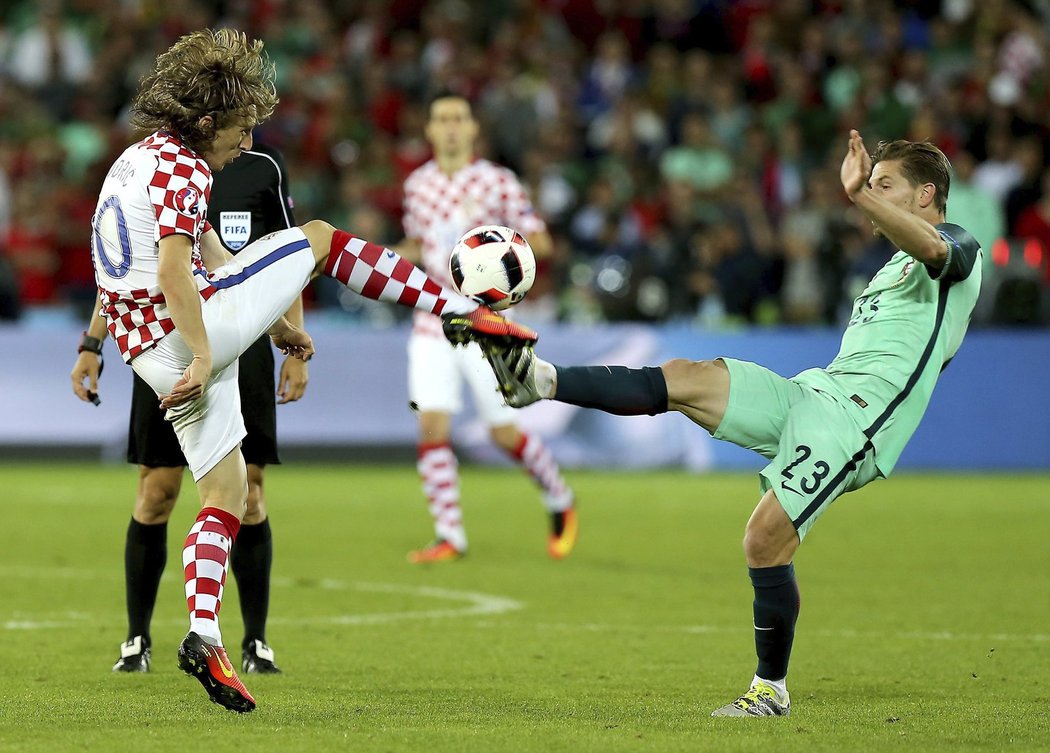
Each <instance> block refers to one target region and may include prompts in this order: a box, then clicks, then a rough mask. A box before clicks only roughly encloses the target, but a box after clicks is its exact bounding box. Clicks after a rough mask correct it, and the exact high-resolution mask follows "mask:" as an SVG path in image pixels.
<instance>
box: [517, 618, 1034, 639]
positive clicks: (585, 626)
mask: <svg viewBox="0 0 1050 753" xmlns="http://www.w3.org/2000/svg"><path fill="white" fill-rule="evenodd" d="M536 628H537V629H539V630H552V631H554V630H564V631H567V632H583V631H586V632H596V633H613V632H622V633H686V634H690V635H704V634H708V633H739V632H740V631H741V630H745V629H747V628H745V627H744V626H743V625H739V626H735V627H728V626H726V625H637V624H635V625H628V624H615V623H604V622H583V623H579V622H543V623H540V624H538V625H536ZM803 633H804V634H805V635H815V636H819V637H821V638H846V639H851V640H852V639H863V640H869V639H871V638H894V639H896V640H906V641H976V642H982V641H1000V642H1007V641H1021V642H1027V641H1036V642H1039V643H1050V634H1048V633H1034V634H1023V633H956V632H953V631H951V630H930V631H924V630H907V631H898V632H895V633H887V632H884V631H875V630H869V631H865V630H853V629H850V628H839V629H835V630H829V629H824V628H818V629H816V630H804V631H803Z"/></svg>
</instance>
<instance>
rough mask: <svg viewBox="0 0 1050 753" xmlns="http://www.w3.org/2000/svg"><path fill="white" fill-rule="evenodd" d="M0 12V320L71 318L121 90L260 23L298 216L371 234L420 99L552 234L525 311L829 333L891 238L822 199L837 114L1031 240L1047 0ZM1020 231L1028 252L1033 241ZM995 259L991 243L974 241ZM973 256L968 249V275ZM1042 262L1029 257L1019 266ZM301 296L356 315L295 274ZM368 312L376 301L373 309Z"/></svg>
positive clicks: (136, 1)
mask: <svg viewBox="0 0 1050 753" xmlns="http://www.w3.org/2000/svg"><path fill="white" fill-rule="evenodd" d="M3 8H4V10H2V11H0V13H2V15H0V318H13V317H16V316H18V313H19V311H20V310H22V311H25V310H27V309H29V308H31V307H66V308H72V309H74V310H77V311H86V308H87V306H89V305H90V301H91V299H92V296H93V293H94V283H93V277H92V269H91V260H90V252H89V228H90V219H91V215H92V212H93V210H94V205H95V202H96V199H97V192H98V187H99V185H100V184H101V179H102V176H103V175H104V173H105V171H106V170H107V169H108V168H109V166H110V164H111V162H112V160H113V159H114V158H115V156H116V155H117V154H118V153H119V152H120V151H121V150H122V149H123V148H124V146H126V144H127V143H128V141H129V140H130V138H131V136H130V134H129V131H128V129H127V126H126V119H127V105H128V101H129V99H130V96H131V94H132V93H133V91H134V90H135V87H136V85H137V82H138V79H139V77H140V76H141V75H142V74H143V73H144V72H145V71H146V70H147V69H148V67H149V66H150V64H151V63H152V61H153V59H154V57H155V55H156V54H157V53H158V52H159V51H161V50H163V49H165V48H166V47H167V46H169V45H170V44H171V43H172V42H173V41H174V40H175V39H176V38H178V37H179V36H180V35H181V34H183V33H185V32H188V31H191V30H193V29H197V28H201V27H205V26H227V25H228V26H234V27H237V28H240V29H243V30H245V31H247V32H248V33H249V34H250V35H252V36H256V37H260V38H262V39H263V40H265V42H266V45H267V49H268V50H269V53H270V55H271V56H272V58H273V59H274V60H275V62H276V64H277V70H278V79H279V81H278V86H279V93H280V96H281V104H280V105H279V106H278V110H277V113H276V116H275V117H274V118H273V119H272V120H271V121H270V122H268V123H266V124H265V125H264V126H262V127H260V128H259V129H257V131H256V137H257V138H258V139H261V140H264V141H266V142H268V143H270V144H272V145H274V146H277V147H279V148H280V149H282V150H283V151H284V153H285V156H286V159H287V163H288V165H289V170H290V172H291V177H292V195H293V197H294V199H295V201H296V214H297V217H298V219H299V220H300V221H304V220H307V219H311V218H314V217H320V218H324V219H326V220H328V221H330V222H332V223H333V224H336V225H339V226H343V227H347V228H349V229H352V230H353V231H354V232H356V233H358V234H360V235H363V236H365V237H367V238H370V239H374V240H377V241H382V242H386V243H394V242H397V241H398V240H399V239H400V238H401V237H402V231H401V226H400V214H401V184H402V181H403V179H404V178H405V176H406V175H407V174H408V173H409V172H410V171H411V170H412V169H414V168H415V167H417V166H418V165H420V164H422V162H423V161H425V160H426V159H427V158H428V156H429V152H428V146H427V144H426V142H425V140H424V139H423V133H422V131H423V124H424V121H425V118H426V102H427V98H428V96H430V95H431V94H433V93H434V92H436V91H439V90H444V89H453V90H456V91H459V92H462V93H464V94H466V95H468V96H469V97H470V99H471V100H472V101H473V103H474V107H475V114H476V115H477V116H478V118H479V120H480V121H481V122H482V131H483V139H482V143H480V144H479V153H480V154H482V155H484V156H487V157H490V158H492V159H495V160H497V161H499V162H502V163H504V164H506V165H508V166H509V167H511V168H513V169H514V170H515V171H517V172H518V173H519V175H521V176H522V178H523V181H524V182H525V184H526V186H527V187H528V189H529V191H530V192H531V196H532V199H533V201H534V203H535V205H536V207H537V209H538V210H539V212H540V213H541V214H542V215H543V216H544V217H545V218H546V220H547V222H548V223H549V225H550V227H551V230H552V233H553V236H554V238H555V241H556V254H555V257H554V258H553V259H551V260H549V261H548V262H547V263H544V264H543V265H542V268H541V274H540V276H539V279H538V281H537V286H536V288H535V292H534V294H533V295H532V296H530V301H529V303H530V305H531V306H532V309H533V314H534V315H535V316H547V317H550V318H559V319H564V320H570V321H580V322H591V321H601V320H645V321H664V320H670V319H680V320H690V321H699V322H702V323H704V324H707V325H710V326H727V325H733V324H737V323H757V324H774V323H786V324H802V325H808V324H831V323H837V322H840V321H841V320H842V318H843V312H844V309H845V308H846V307H848V305H849V302H850V300H851V299H852V297H853V296H854V295H856V294H857V292H858V287H859V286H861V285H863V284H864V283H865V282H866V281H867V279H868V278H869V277H870V275H871V274H872V273H873V271H874V270H876V269H877V268H878V267H879V266H881V265H882V263H883V262H884V261H885V260H886V259H887V258H888V257H889V255H890V254H891V253H892V252H893V249H892V248H889V247H887V244H886V243H885V242H884V241H877V240H875V239H874V238H873V237H872V235H871V232H870V226H869V227H866V223H865V222H863V221H862V219H861V218H860V217H858V215H857V213H856V212H855V211H854V210H853V209H852V208H851V206H850V204H849V202H848V201H847V200H846V199H845V197H844V195H843V192H842V189H841V185H840V183H839V179H838V166H839V163H840V161H841V158H842V155H843V153H844V151H845V147H846V137H847V134H848V130H849V129H850V128H854V127H855V128H857V129H858V130H860V131H861V133H862V134H863V135H864V138H865V140H866V142H867V144H868V146H869V148H871V147H873V146H874V145H875V143H876V142H877V141H879V140H882V139H897V138H907V139H918V140H921V139H930V140H932V141H934V142H935V143H936V144H937V145H938V146H940V147H941V149H943V150H944V152H945V153H946V154H947V155H948V157H949V158H950V159H951V161H952V163H953V166H954V170H955V175H954V177H953V182H952V188H951V193H950V196H949V201H948V218H949V221H958V222H960V223H961V224H963V225H965V226H966V227H967V228H968V229H969V230H970V231H971V232H972V233H973V234H974V235H975V236H976V237H977V239H978V240H979V241H980V242H981V244H982V246H983V247H984V248H985V249H986V251H987V250H988V249H992V248H993V246H995V243H996V241H997V239H1000V238H1003V237H1020V238H1029V239H1036V240H1038V241H1040V242H1041V243H1042V246H1040V247H1039V248H1050V170H1047V169H1046V167H1045V164H1046V159H1045V155H1046V151H1047V147H1048V146H1050V144H1048V140H1047V137H1048V128H1047V124H1048V123H1050V118H1048V115H1050V88H1048V84H1050V78H1048V75H1050V73H1048V72H1050V66H1047V58H1048V54H1050V48H1048V39H1050V35H1048V28H1050V27H1048V22H1050V2H1048V1H1047V0H1026V1H1022V0H940V1H939V2H938V1H937V0H897V1H896V2H894V1H893V0H826V1H822V0H735V1H734V0H327V1H324V0H226V1H222V0H164V2H160V0H64V1H61V0H25V1H24V2H6V3H4V5H3ZM1034 247H1035V246H1029V248H1034ZM1000 249H1001V246H1000ZM992 256H993V254H991V253H987V257H988V258H987V260H986V263H987V264H988V267H989V268H990V270H992V271H994V264H993V263H992V262H991V257H992ZM1028 261H1029V262H1037V263H1033V264H1032V266H1034V267H1037V268H1038V270H1039V273H1040V274H1042V275H1044V276H1045V275H1046V274H1047V273H1046V269H1047V268H1048V265H1047V260H1046V259H1045V253H1040V254H1039V257H1038V259H1034V258H1033V257H1031V256H1029V257H1028ZM310 305H312V306H313V307H315V308H317V309H323V310H325V311H330V312H332V313H333V315H340V316H346V317H359V318H368V317H373V316H376V313H375V311H376V309H375V308H374V307H361V308H360V309H355V306H358V305H359V304H358V303H356V302H355V301H354V300H352V297H348V296H339V295H335V294H334V293H333V292H332V290H331V289H330V288H324V287H319V288H317V289H316V290H314V291H313V292H312V294H311V299H310ZM386 315H387V316H389V313H387V314H386Z"/></svg>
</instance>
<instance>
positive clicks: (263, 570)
mask: <svg viewBox="0 0 1050 753" xmlns="http://www.w3.org/2000/svg"><path fill="white" fill-rule="evenodd" d="M272 565H273V535H272V534H271V532H270V519H269V518H267V519H266V520H264V521H263V522H262V523H256V524H255V525H250V526H247V525H242V526H241V531H240V533H238V534H237V540H236V541H235V542H234V543H233V550H232V551H231V552H230V566H231V569H232V570H233V577H234V578H236V579H237V591H238V592H239V593H240V597H241V617H242V618H243V619H244V637H245V641H248V640H255V639H258V640H260V641H262V642H263V643H265V642H266V616H267V614H268V613H269V610H270V568H271V566H272Z"/></svg>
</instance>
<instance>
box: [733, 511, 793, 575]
mask: <svg viewBox="0 0 1050 753" xmlns="http://www.w3.org/2000/svg"><path fill="white" fill-rule="evenodd" d="M743 545H744V556H745V557H746V558H747V563H748V565H750V566H751V567H772V566H773V565H782V564H787V563H788V562H791V560H792V558H793V557H794V554H795V550H796V549H798V534H796V533H795V527H794V526H793V525H792V524H791V521H790V519H789V518H788V517H787V516H786V515H784V516H783V520H780V519H770V518H769V517H768V516H767V517H761V516H755V515H753V516H752V517H751V519H750V520H749V521H748V522H747V527H746V528H745V529H744V541H743Z"/></svg>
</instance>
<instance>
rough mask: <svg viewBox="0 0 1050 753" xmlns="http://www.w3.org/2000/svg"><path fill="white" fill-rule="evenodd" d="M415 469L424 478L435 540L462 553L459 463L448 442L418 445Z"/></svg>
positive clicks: (463, 533) (464, 545)
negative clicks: (436, 538)
mask: <svg viewBox="0 0 1050 753" xmlns="http://www.w3.org/2000/svg"><path fill="white" fill-rule="evenodd" d="M416 467H417V468H418V469H419V476H420V478H422V479H423V493H424V494H425V495H426V497H427V504H428V506H429V507H430V516H431V517H432V518H433V519H434V531H435V533H436V534H437V537H438V538H439V539H444V540H445V541H447V542H448V543H450V544H451V545H452V546H454V547H456V549H458V550H459V551H461V552H465V551H466V550H467V532H466V531H465V530H464V529H463V511H462V509H460V506H459V463H458V462H457V461H456V455H455V453H453V452H452V447H451V446H450V445H449V444H448V443H447V442H443V443H440V444H421V445H419V461H418V462H417V463H416Z"/></svg>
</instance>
